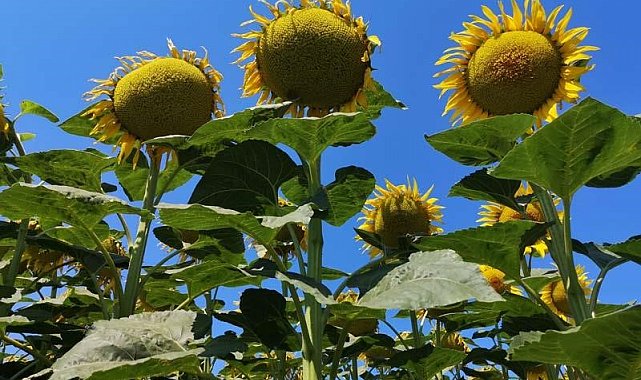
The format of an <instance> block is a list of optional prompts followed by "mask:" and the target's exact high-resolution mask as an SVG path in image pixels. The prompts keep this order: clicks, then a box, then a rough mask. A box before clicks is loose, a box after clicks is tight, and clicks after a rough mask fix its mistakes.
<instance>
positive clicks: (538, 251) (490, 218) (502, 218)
mask: <svg viewBox="0 0 641 380" xmlns="http://www.w3.org/2000/svg"><path fill="white" fill-rule="evenodd" d="M532 193H533V191H532V188H530V187H529V186H527V184H523V183H521V186H520V187H519V189H518V190H517V191H516V193H515V194H514V197H515V198H519V197H527V196H528V195H532ZM559 202H560V199H555V200H554V203H555V204H557V205H558V204H559ZM479 215H480V216H481V218H480V219H478V220H477V222H481V226H492V225H494V224H496V223H503V222H509V221H512V220H531V221H534V222H545V215H544V214H543V208H542V207H541V203H540V202H539V201H538V200H537V199H531V200H530V201H529V202H528V203H527V205H526V206H525V210H524V212H519V211H518V210H514V209H512V208H510V207H507V206H505V205H502V204H500V203H495V202H488V203H487V204H484V205H482V206H481V211H480V212H479ZM562 216H563V211H559V217H560V218H561V219H562ZM549 240H550V236H549V235H548V236H545V237H544V238H542V239H539V240H537V241H536V242H535V243H534V244H532V245H530V246H527V247H525V253H527V254H533V255H536V256H540V257H543V256H545V254H546V253H547V252H548V247H547V243H546V242H547V241H549Z"/></svg>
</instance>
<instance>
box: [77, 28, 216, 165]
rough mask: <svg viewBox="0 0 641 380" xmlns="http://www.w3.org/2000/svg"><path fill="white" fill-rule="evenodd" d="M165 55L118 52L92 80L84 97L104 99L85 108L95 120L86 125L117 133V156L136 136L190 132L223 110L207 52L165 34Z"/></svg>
mask: <svg viewBox="0 0 641 380" xmlns="http://www.w3.org/2000/svg"><path fill="white" fill-rule="evenodd" d="M168 46H169V51H170V55H169V56H167V57H160V56H157V55H155V54H153V53H150V52H145V51H144V52H139V53H138V55H136V56H129V57H121V58H118V60H119V61H120V64H121V65H122V66H120V67H118V68H117V69H116V70H115V71H114V72H113V73H112V74H111V75H110V76H109V78H108V79H104V80H94V82H96V83H97V84H98V85H97V86H96V87H95V88H94V89H93V90H91V91H89V92H88V93H87V94H85V96H86V98H87V100H95V99H97V98H99V97H101V96H103V95H106V96H107V99H103V100H101V101H99V102H97V103H96V104H94V105H93V106H92V107H91V108H89V110H87V111H86V112H85V114H84V115H85V116H89V117H90V118H91V119H92V120H96V121H97V123H96V126H95V127H94V129H93V130H92V131H91V134H93V135H99V136H100V137H99V140H100V141H106V140H109V139H111V138H112V137H115V136H116V137H118V140H117V143H116V145H118V146H120V154H119V155H118V158H119V160H122V158H126V157H128V156H129V155H130V154H131V153H132V151H134V150H135V151H136V155H135V156H134V164H135V163H136V162H137V160H138V155H139V152H140V146H141V142H142V141H145V140H149V139H152V138H156V137H160V136H167V135H191V134H192V133H193V132H194V131H195V130H196V129H197V128H198V127H200V126H201V125H203V124H204V123H206V122H207V121H209V120H211V116H212V114H213V115H214V116H216V117H220V116H222V114H223V105H222V100H221V98H220V96H219V94H218V92H219V83H220V81H221V80H222V76H221V75H220V73H218V72H217V71H216V70H214V68H213V67H212V66H211V65H210V64H209V59H208V57H207V54H206V53H205V56H204V57H202V58H199V57H197V56H196V52H194V51H189V50H182V51H179V50H178V49H177V48H176V46H175V45H174V44H173V43H172V42H171V40H168Z"/></svg>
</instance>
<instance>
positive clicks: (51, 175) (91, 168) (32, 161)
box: [10, 150, 114, 192]
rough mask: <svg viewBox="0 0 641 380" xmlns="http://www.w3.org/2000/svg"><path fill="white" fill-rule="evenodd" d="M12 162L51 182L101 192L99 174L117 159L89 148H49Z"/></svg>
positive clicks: (25, 170)
mask: <svg viewBox="0 0 641 380" xmlns="http://www.w3.org/2000/svg"><path fill="white" fill-rule="evenodd" d="M10 162H11V163H12V164H14V165H15V166H17V167H19V168H20V169H22V170H23V171H24V172H27V173H31V174H35V175H37V176H38V177H40V178H41V179H42V180H43V181H46V182H48V183H50V184H52V185H64V186H72V187H77V188H80V189H84V190H89V191H95V192H100V191H102V188H101V186H100V184H101V178H100V175H101V174H102V172H104V171H106V170H107V169H108V168H109V167H111V166H112V165H113V163H114V160H113V159H112V158H110V157H105V156H104V155H101V154H96V153H93V152H88V151H84V152H83V151H78V150H50V151H47V152H41V153H31V154H28V155H26V156H22V157H16V158H14V159H11V161H10Z"/></svg>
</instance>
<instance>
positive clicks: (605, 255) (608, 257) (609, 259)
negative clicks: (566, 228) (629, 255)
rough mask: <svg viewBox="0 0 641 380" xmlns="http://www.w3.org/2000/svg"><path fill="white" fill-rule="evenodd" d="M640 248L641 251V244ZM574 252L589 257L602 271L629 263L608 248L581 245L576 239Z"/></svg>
mask: <svg viewBox="0 0 641 380" xmlns="http://www.w3.org/2000/svg"><path fill="white" fill-rule="evenodd" d="M639 248H640V249H641V244H639ZM572 250H573V251H574V252H578V253H580V254H582V255H585V256H587V257H589V258H590V259H591V260H592V261H594V263H595V264H596V265H598V266H599V269H601V270H603V269H605V268H608V270H609V269H612V268H614V267H616V266H619V265H621V264H623V263H625V262H626V261H627V260H626V259H624V258H622V257H621V256H619V255H617V254H615V253H613V252H612V251H610V250H609V249H608V248H607V247H606V246H601V245H598V244H595V243H592V242H589V243H581V242H580V241H578V240H576V239H572ZM639 254H640V256H641V251H639Z"/></svg>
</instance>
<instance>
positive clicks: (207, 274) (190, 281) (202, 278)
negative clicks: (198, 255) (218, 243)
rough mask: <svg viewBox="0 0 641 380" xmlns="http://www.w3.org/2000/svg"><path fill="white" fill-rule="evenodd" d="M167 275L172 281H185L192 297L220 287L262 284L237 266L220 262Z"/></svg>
mask: <svg viewBox="0 0 641 380" xmlns="http://www.w3.org/2000/svg"><path fill="white" fill-rule="evenodd" d="M166 273H168V274H171V278H172V279H175V280H181V281H184V282H185V283H186V284H187V290H188V291H189V295H191V296H196V295H198V294H201V293H203V292H205V291H207V290H209V289H213V288H215V287H218V286H224V287H228V288H233V287H237V286H244V285H258V284H260V278H256V277H248V276H247V275H246V274H244V273H243V272H241V271H240V270H238V268H237V267H236V266H234V265H231V264H227V263H224V262H220V261H218V260H212V261H205V262H203V263H200V264H197V265H192V266H189V267H187V268H184V269H176V270H170V271H167V272H166Z"/></svg>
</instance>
